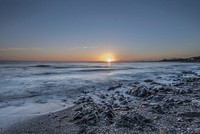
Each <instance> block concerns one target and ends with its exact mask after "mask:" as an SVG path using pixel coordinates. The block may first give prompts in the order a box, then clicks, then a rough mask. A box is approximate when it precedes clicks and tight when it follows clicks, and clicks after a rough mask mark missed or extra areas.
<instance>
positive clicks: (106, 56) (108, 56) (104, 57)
mask: <svg viewBox="0 0 200 134" xmlns="http://www.w3.org/2000/svg"><path fill="white" fill-rule="evenodd" d="M100 60H101V61H104V62H114V61H116V58H115V56H114V55H113V54H111V53H107V54H104V55H102V56H101V58H100Z"/></svg>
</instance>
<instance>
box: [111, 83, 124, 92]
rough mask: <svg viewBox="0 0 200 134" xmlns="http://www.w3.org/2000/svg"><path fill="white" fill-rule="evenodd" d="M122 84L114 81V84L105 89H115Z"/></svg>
mask: <svg viewBox="0 0 200 134" xmlns="http://www.w3.org/2000/svg"><path fill="white" fill-rule="evenodd" d="M121 86H122V84H121V83H116V84H113V85H112V86H111V87H109V88H108V89H107V90H108V91H110V90H115V89H116V88H120V87H121Z"/></svg>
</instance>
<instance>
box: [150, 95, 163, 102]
mask: <svg viewBox="0 0 200 134" xmlns="http://www.w3.org/2000/svg"><path fill="white" fill-rule="evenodd" d="M164 97H165V96H161V95H159V96H154V97H153V98H152V100H153V101H155V102H158V101H161V100H162V99H163V98H164Z"/></svg>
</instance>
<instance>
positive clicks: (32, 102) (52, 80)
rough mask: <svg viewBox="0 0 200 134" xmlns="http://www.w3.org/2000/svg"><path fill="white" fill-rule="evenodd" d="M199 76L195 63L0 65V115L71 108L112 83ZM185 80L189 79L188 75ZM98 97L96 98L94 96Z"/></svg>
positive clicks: (198, 68) (11, 63)
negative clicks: (191, 72)
mask: <svg viewBox="0 0 200 134" xmlns="http://www.w3.org/2000/svg"><path fill="white" fill-rule="evenodd" d="M188 70H192V71H194V72H196V73H197V74H200V64H199V63H170V62H129V63H128V62H127V63H120V62H119V63H111V64H110V65H109V64H108V63H95V62H0V116H1V117H3V116H4V117H8V116H19V115H23V116H24V115H38V114H39V115H40V114H45V113H48V112H53V111H57V110H61V109H64V108H66V107H69V106H72V105H73V102H74V101H75V100H76V99H77V98H78V97H80V96H83V95H85V94H86V93H87V92H89V93H90V94H91V96H92V97H93V98H94V99H96V100H98V97H96V96H95V94H99V93H102V92H104V93H105V92H106V91H107V89H108V88H109V87H110V86H111V85H112V84H115V83H118V82H124V83H131V82H137V81H138V82H141V83H144V80H146V79H151V80H153V81H155V82H159V83H163V84H165V85H170V84H173V81H171V79H172V78H173V77H175V76H176V75H178V74H180V73H181V72H182V71H188ZM188 77H189V76H188ZM97 96H98V95H97Z"/></svg>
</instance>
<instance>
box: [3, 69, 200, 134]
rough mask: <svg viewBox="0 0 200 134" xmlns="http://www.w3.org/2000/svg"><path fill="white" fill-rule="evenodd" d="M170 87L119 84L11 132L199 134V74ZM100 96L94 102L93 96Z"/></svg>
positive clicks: (7, 133)
mask: <svg viewBox="0 0 200 134" xmlns="http://www.w3.org/2000/svg"><path fill="white" fill-rule="evenodd" d="M171 81H173V84H172V85H164V84H162V83H158V82H155V81H153V80H151V79H147V80H145V81H144V82H145V83H146V84H143V83H139V82H135V81H134V82H128V83H126V82H123V81H119V82H116V83H114V84H113V85H111V86H110V87H109V88H108V89H106V92H104V93H93V92H85V96H83V97H80V98H78V99H77V101H75V102H74V106H72V107H69V108H66V109H64V110H61V111H57V112H53V113H49V114H45V115H40V116H37V117H34V118H32V119H27V120H26V121H22V122H20V123H16V124H14V125H11V126H10V127H8V128H7V129H5V130H3V131H2V132H3V133H5V134H12V133H28V134H31V133H42V134H51V133H52V134H54V133H58V134H60V133H61V134H62V133H73V134H76V133H90V134H92V133H109V134H114V133H119V134H122V133H144V134H146V133H152V134H154V133H155V134H157V133H160V134H165V133H177V134H179V133H183V134H186V133H194V134H195V133H196V134H198V133H200V75H198V74H196V73H195V72H192V71H190V70H188V71H183V72H182V74H179V75H176V76H175V77H173V78H171ZM94 94H96V95H97V96H98V97H99V101H96V100H95V99H94V97H93V95H94Z"/></svg>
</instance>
